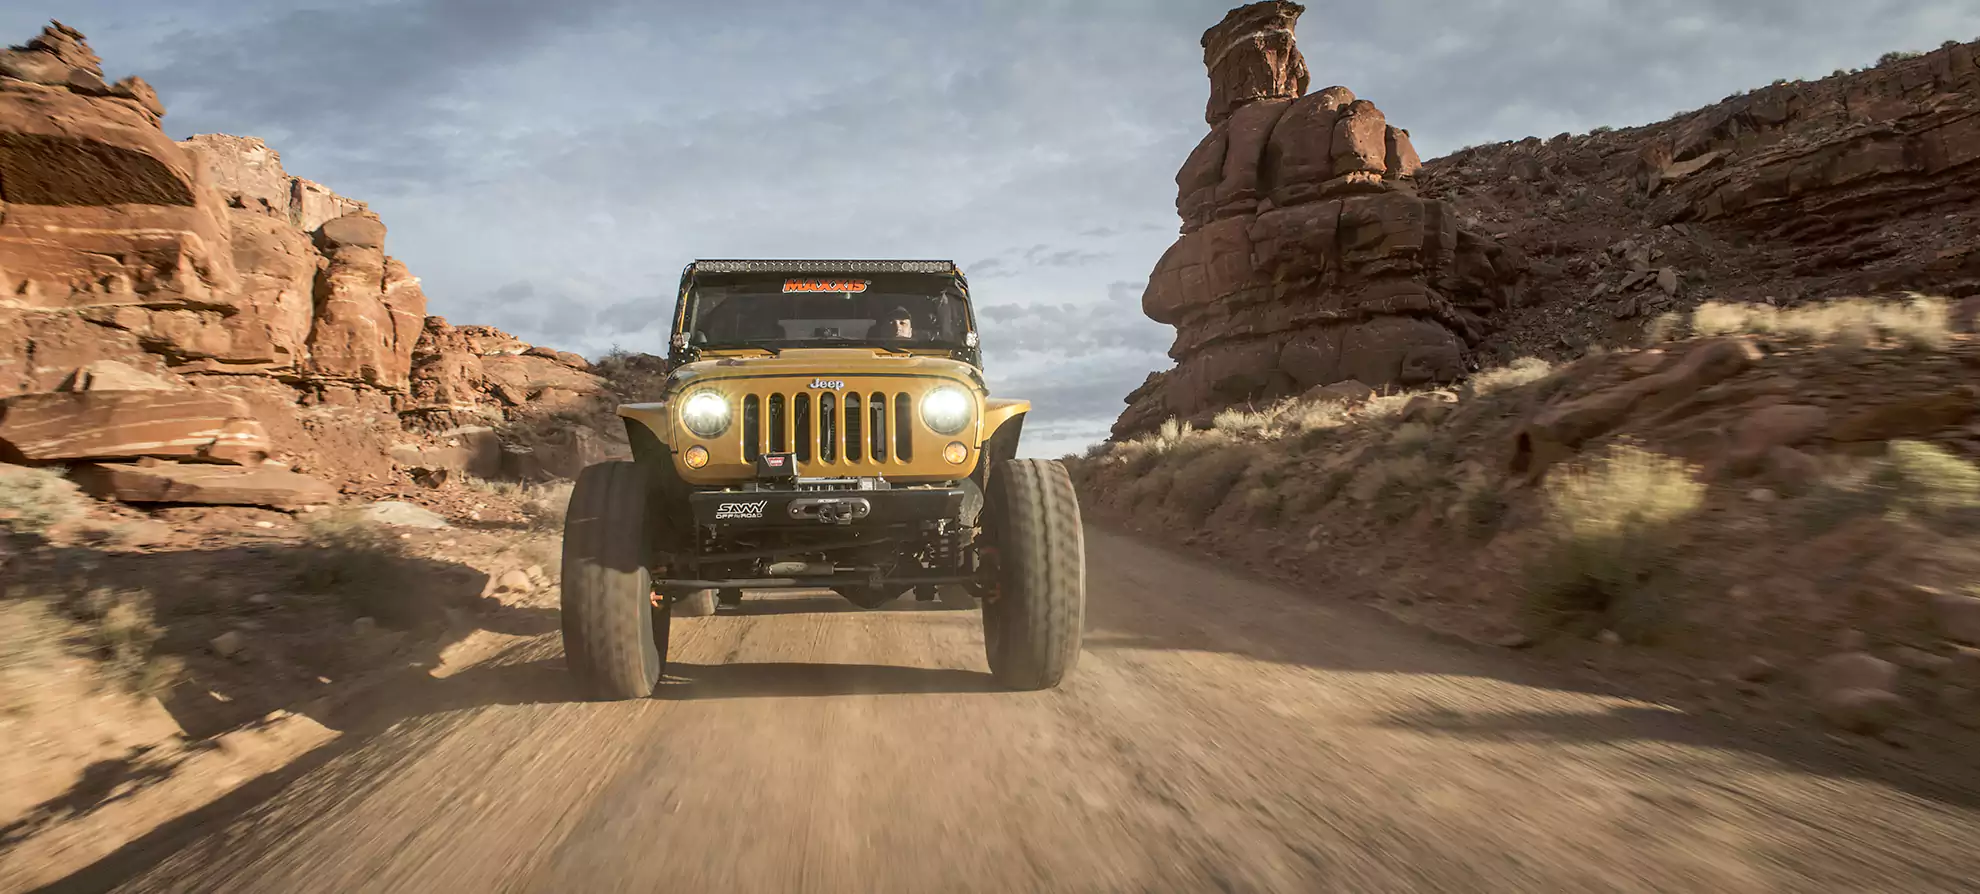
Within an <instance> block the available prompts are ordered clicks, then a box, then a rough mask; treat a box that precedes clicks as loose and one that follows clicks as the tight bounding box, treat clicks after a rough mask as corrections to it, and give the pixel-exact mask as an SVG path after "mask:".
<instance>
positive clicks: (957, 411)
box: [921, 385, 969, 435]
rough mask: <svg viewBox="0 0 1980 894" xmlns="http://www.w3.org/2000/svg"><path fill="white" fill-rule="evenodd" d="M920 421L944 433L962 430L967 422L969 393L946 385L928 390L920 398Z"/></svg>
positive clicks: (948, 433)
mask: <svg viewBox="0 0 1980 894" xmlns="http://www.w3.org/2000/svg"><path fill="white" fill-rule="evenodd" d="M921 421H922V422H925V423H927V424H928V427H929V428H932V429H934V430H935V431H937V432H939V433H941V434H945V435H953V434H955V433H956V432H959V431H962V430H963V426H965V425H968V424H969V395H968V394H965V393H963V390H962V389H960V388H950V387H948V386H946V385H944V386H942V387H940V388H937V389H935V390H934V391H930V392H928V396H927V397H924V398H922V399H921Z"/></svg>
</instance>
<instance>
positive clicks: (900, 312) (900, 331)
mask: <svg viewBox="0 0 1980 894" xmlns="http://www.w3.org/2000/svg"><path fill="white" fill-rule="evenodd" d="M881 331H882V332H885V333H890V334H892V336H893V337H894V338H913V337H914V318H912V317H910V316H908V312H907V308H905V307H896V308H894V311H893V313H890V314H888V315H887V326H886V328H885V329H883V330H881Z"/></svg>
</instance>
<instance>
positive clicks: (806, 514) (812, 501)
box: [789, 497, 873, 525]
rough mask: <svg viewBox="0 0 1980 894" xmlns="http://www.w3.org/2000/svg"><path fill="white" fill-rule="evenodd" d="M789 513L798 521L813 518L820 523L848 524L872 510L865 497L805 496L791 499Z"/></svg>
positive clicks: (871, 505)
mask: <svg viewBox="0 0 1980 894" xmlns="http://www.w3.org/2000/svg"><path fill="white" fill-rule="evenodd" d="M789 511H790V514H791V517H792V518H794V519H798V520H800V521H802V520H806V519H815V520H817V521H818V522H820V523H821V524H827V525H850V524H852V523H853V522H855V521H858V520H860V519H862V518H865V517H866V516H867V515H869V514H871V513H872V512H873V504H872V503H869V502H867V501H866V498H865V497H805V498H802V499H797V500H792V501H791V504H790V510H789Z"/></svg>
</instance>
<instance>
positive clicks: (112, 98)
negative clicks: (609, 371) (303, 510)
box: [0, 22, 616, 502]
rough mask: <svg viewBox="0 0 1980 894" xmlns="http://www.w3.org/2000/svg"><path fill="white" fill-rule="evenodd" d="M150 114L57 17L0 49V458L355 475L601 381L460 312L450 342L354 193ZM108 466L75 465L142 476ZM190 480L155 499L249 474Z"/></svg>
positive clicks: (138, 89)
mask: <svg viewBox="0 0 1980 894" xmlns="http://www.w3.org/2000/svg"><path fill="white" fill-rule="evenodd" d="M164 114H165V109H164V106H163V105H162V104H160V103H159V101H158V98H157V96H156V94H155V93H154V92H153V91H152V89H151V88H150V87H149V86H148V85H146V84H145V83H144V82H143V81H142V80H139V79H136V78H127V79H125V80H123V81H119V82H117V83H116V84H115V85H106V84H104V82H103V78H102V67H101V61H100V60H99V59H98V58H97V56H96V55H95V54H94V53H93V52H91V51H90V49H89V46H88V44H87V43H86V42H85V41H84V39H83V36H82V34H80V33H79V32H77V31H75V30H74V29H72V28H69V27H67V26H65V25H62V24H61V23H59V22H57V23H53V24H51V25H50V26H49V27H48V28H46V29H44V30H43V31H42V33H41V34H40V35H39V36H38V37H36V38H35V39H34V40H32V41H29V42H28V43H27V44H26V45H24V46H20V47H15V48H13V49H10V50H7V51H5V52H4V53H0V203H4V204H0V212H4V213H0V398H8V399H7V401H6V404H5V406H6V407H7V409H6V410H5V411H4V412H5V413H6V416H5V417H4V421H0V452H8V453H11V455H13V456H14V457H15V458H16V459H20V460H26V461H34V462H62V461H68V460H78V459H131V458H137V457H152V458H171V459H185V460H198V461H206V462H212V461H223V462H225V461H240V462H259V461H260V459H261V458H262V457H265V456H268V455H275V456H279V457H281V458H282V459H284V460H285V461H288V462H291V463H298V464H300V465H301V466H309V467H313V468H314V470H316V471H319V472H322V473H324V474H328V475H331V476H332V477H339V478H343V479H346V480H349V479H356V478H371V479H376V478H378V477H380V476H381V475H386V474H391V470H392V467H391V459H390V455H391V452H392V450H393V448H394V447H395V446H412V447H414V448H416V449H417V448H421V447H424V446H426V445H427V444H428V443H429V442H433V441H436V440H446V438H444V437H441V436H440V435H439V434H437V432H440V431H443V430H446V429H450V428H454V427H458V426H461V425H470V424H472V425H480V426H483V427H488V426H495V425H503V424H504V423H507V422H509V421H511V417H517V418H522V417H533V416H538V415H547V414H549V413H550V412H553V408H552V407H551V406H550V405H553V404H554V405H555V406H556V407H559V408H563V409H564V410H574V409H580V408H588V407H589V406H590V404H591V403H592V402H594V401H593V399H594V398H596V397H597V396H598V395H599V394H600V393H601V392H602V391H604V390H605V389H604V385H603V382H602V380H600V379H598V378H597V377H596V376H592V375H590V374H589V373H588V372H586V369H587V368H588V364H587V363H586V362H585V361H584V359H583V358H581V357H577V356H576V355H572V354H567V353H563V352H557V351H551V350H548V349H539V348H534V347H532V346H530V345H527V344H523V343H522V342H520V341H517V340H515V339H514V338H513V337H510V336H508V335H507V334H505V333H500V332H495V331H494V330H479V329H477V328H476V327H465V328H464V329H462V330H460V332H461V333H463V334H462V335H461V336H460V337H453V336H450V335H448V334H447V333H450V332H453V330H452V328H451V327H449V326H447V324H446V321H445V320H440V319H439V318H437V317H436V318H432V319H431V320H429V319H428V318H427V316H426V297H425V295H424V293H423V291H422V289H421V286H420V282H419V279H418V277H416V276H414V275H413V274H412V273H411V272H410V271H409V270H408V269H407V267H406V265H405V264H403V263H401V262H400V261H399V260H398V259H396V258H393V257H391V256H390V255H388V254H386V236H387V234H386V227H385V224H384V222H383V221H382V220H380V218H379V217H378V215H376V214H374V213H372V212H371V211H370V210H369V209H368V208H366V207H365V205H364V203H362V202H358V201H356V200H353V199H348V198H345V197H343V196H339V195H337V194H336V193H334V192H332V191H330V190H328V189H326V188H324V187H323V186H321V185H319V184H316V183H313V182H311V181H308V180H305V179H302V178H299V177H295V176H292V175H290V174H289V173H288V172H287V171H285V170H284V169H283V167H282V160H281V157H280V156H279V155H278V154H277V153H276V152H275V151H274V150H273V149H271V148H269V147H268V146H267V145H266V144H265V143H263V142H262V141H261V140H258V139H254V138H251V137H235V136H228V135H224V134H202V135H198V136H195V137H192V138H191V139H188V140H185V141H183V142H174V141H173V140H172V139H170V138H169V137H167V136H166V134H165V132H164V131H163V130H162V129H161V126H160V121H161V118H162V117H163V115H164ZM498 342H499V343H500V346H499V347H496V346H494V345H495V343H498ZM484 357H486V358H487V360H488V362H487V364H486V366H485V367H484V364H483V358H484ZM415 367H417V371H416V370H415ZM161 392H169V394H161ZM10 395H12V396H13V397H9V396H10ZM539 398H542V399H543V401H544V405H543V406H537V405H535V404H533V403H532V402H533V401H536V400H538V399H539ZM401 417H403V418H404V419H405V420H406V421H407V422H410V423H412V424H413V425H412V429H413V430H411V431H408V430H405V428H403V427H402V425H401ZM435 417H438V418H435ZM430 422H439V423H441V424H440V425H439V426H438V427H437V428H435V429H433V430H432V431H427V430H426V426H427V424H428V423H430ZM489 430H491V431H492V430H494V429H493V428H490V429H489ZM503 430H504V431H505V432H508V431H514V432H516V433H517V436H518V437H527V432H528V431H530V429H529V428H528V427H527V426H522V427H516V426H506V425H504V426H503ZM567 434H568V433H567ZM613 434H615V432H611V431H608V432H607V433H606V435H605V436H604V441H605V442H606V443H607V445H608V446H607V447H606V448H604V449H607V450H609V449H612V447H614V446H616V445H614V444H612V443H611V442H612V441H613V438H612V435H613ZM552 440H553V441H555V442H556V443H559V444H561V443H562V441H563V440H568V437H560V438H557V439H552ZM407 442H415V443H411V444H410V445H408V444H407ZM147 445H149V446H147ZM530 446H531V445H530V444H527V443H524V444H521V445H517V449H518V451H519V452H523V453H527V452H528V451H529V449H530ZM488 468H489V467H488V464H487V463H481V464H478V465H477V466H476V470H477V472H486V471H488ZM112 472H114V474H112V473H111V472H101V471H99V472H98V473H92V474H94V476H95V477H94V479H93V480H97V481H99V482H111V484H109V485H105V487H106V489H107V490H109V491H114V492H116V493H127V494H128V493H140V492H148V491H146V490H145V488H147V487H148V488H151V489H152V490H157V489H158V486H154V485H156V481H152V482H151V483H149V484H146V485H144V486H142V487H140V486H136V485H131V484H129V482H130V481H132V480H134V476H136V475H137V473H134V472H130V471H128V470H112ZM145 474H146V475H149V476H151V478H153V479H161V476H163V475H164V473H162V472H155V471H153V472H147V473H145ZM188 474H190V473H188ZM200 474H201V475H204V476H206V477H204V478H202V479H201V483H200V487H198V488H194V487H190V486H176V485H175V486H174V487H171V488H166V489H165V491H167V492H170V493H174V494H181V495H183V494H186V493H203V494H208V495H216V494H217V495H220V497H215V499H220V498H221V497H224V496H225V494H226V493H239V492H244V489H246V490H251V488H248V487H247V485H244V484H238V483H231V484H228V485H227V486H226V488H222V487H219V486H218V485H216V484H214V483H213V481H214V479H213V478H212V475H211V473H206V472H202V473H200ZM113 485H114V486H113ZM229 488H231V490H228V489H229ZM222 501H223V502H224V501H225V500H224V499H223V500H222Z"/></svg>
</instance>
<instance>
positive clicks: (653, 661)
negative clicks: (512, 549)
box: [562, 461, 670, 700]
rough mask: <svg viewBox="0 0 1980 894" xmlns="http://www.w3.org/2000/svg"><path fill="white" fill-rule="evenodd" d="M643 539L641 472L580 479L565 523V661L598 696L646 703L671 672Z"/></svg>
mask: <svg viewBox="0 0 1980 894" xmlns="http://www.w3.org/2000/svg"><path fill="white" fill-rule="evenodd" d="M645 533H646V477H645V473H644V471H643V470H642V469H640V467H639V466H637V465H634V464H633V463H631V462H625V461H616V462H604V463H598V464H597V465H593V466H590V467H588V468H586V469H585V470H584V471H583V472H581V473H579V475H578V480H577V485H576V486H575V487H574V488H573V489H572V491H571V501H570V509H569V511H568V513H567V514H566V515H565V519H564V568H563V597H562V608H563V618H562V621H563V633H564V661H565V663H566V665H568V666H569V668H570V670H571V673H572V674H574V675H575V676H576V677H577V678H578V681H579V682H580V683H581V684H582V685H583V686H584V688H585V689H586V690H587V691H588V692H589V693H590V694H591V695H592V696H593V697H594V698H598V699H603V700H617V699H629V698H645V697H647V696H649V695H652V694H653V686H654V684H655V683H658V682H659V680H660V675H661V673H662V672H663V671H665V670H666V664H667V630H668V627H669V626H670V625H669V613H668V611H667V610H666V609H665V608H657V607H655V606H654V605H653V578H652V575H651V574H650V573H648V571H647V569H646V563H645V556H646V542H645Z"/></svg>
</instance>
